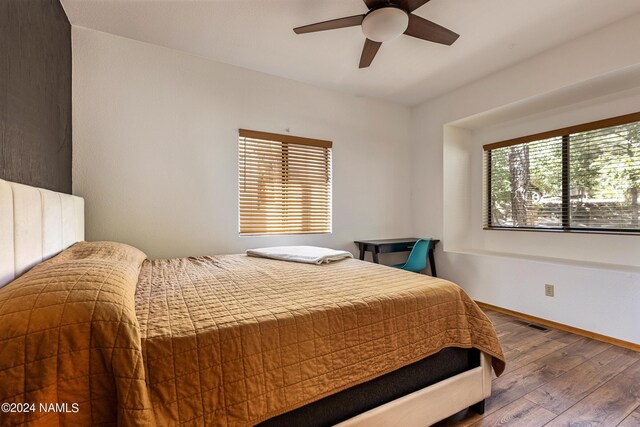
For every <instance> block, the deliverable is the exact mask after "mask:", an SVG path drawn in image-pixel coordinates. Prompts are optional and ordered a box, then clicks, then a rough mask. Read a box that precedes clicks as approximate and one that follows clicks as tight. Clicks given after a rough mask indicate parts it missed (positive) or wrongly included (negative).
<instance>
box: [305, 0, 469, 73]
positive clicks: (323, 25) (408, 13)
mask: <svg viewBox="0 0 640 427" xmlns="http://www.w3.org/2000/svg"><path fill="white" fill-rule="evenodd" d="M428 1H429V0H364V3H365V4H366V5H367V7H368V8H369V11H368V12H367V13H365V14H362V15H355V16H347V17H345V18H338V19H332V20H330V21H324V22H318V23H316V24H311V25H305V26H303V27H297V28H294V29H293V31H295V33H296V34H305V33H313V32H316V31H325V30H335V29H338V28H346V27H355V26H356V25H361V26H362V32H363V33H364V35H365V37H366V38H367V39H366V41H365V42H364V48H363V49H362V55H361V56H360V68H366V67H368V66H369V65H371V62H373V58H375V56H376V53H378V49H380V46H382V43H383V42H387V41H390V40H393V39H395V38H396V37H398V36H400V35H401V34H406V35H408V36H412V37H416V38H419V39H422V40H427V41H430V42H434V43H440V44H445V45H447V46H450V45H452V44H453V42H455V41H456V40H457V39H458V37H460V36H459V35H458V34H456V33H454V32H453V31H451V30H449V29H447V28H444V27H441V26H440V25H438V24H436V23H434V22H431V21H428V20H426V19H424V18H421V17H420V16H418V15H414V14H413V13H412V12H413V11H414V10H416V9H417V8H419V7H420V6H422V5H423V4H425V3H427V2H428Z"/></svg>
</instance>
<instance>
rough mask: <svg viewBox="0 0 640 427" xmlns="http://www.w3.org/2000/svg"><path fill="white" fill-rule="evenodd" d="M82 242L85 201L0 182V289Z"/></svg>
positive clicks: (66, 195) (12, 183) (39, 189)
mask: <svg viewBox="0 0 640 427" xmlns="http://www.w3.org/2000/svg"><path fill="white" fill-rule="evenodd" d="M81 240H84V199H82V198H81V197H76V196H71V195H69V194H62V193H56V192H53V191H49V190H44V189H41V188H36V187H29V186H27V185H22V184H16V183H14V182H9V181H3V180H1V179H0V287H2V286H4V285H6V284H7V283H9V282H10V281H12V280H13V279H15V278H16V277H18V276H20V275H21V274H22V273H24V272H25V271H27V270H28V269H30V268H31V267H33V266H34V265H36V264H38V263H40V262H42V261H43V260H46V259H48V258H51V257H52V256H54V255H56V254H58V253H59V252H60V251H62V250H63V249H66V248H68V247H69V246H71V245H72V244H74V243H75V242H78V241H81Z"/></svg>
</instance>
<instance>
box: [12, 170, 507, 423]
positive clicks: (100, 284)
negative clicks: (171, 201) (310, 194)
mask: <svg viewBox="0 0 640 427" xmlns="http://www.w3.org/2000/svg"><path fill="white" fill-rule="evenodd" d="M54 196H55V197H54ZM7 205H9V206H7ZM64 206H66V208H64ZM82 209H83V204H82V199H79V198H75V197H73V196H67V195H61V194H58V193H51V192H46V191H45V190H40V189H35V188H32V187H26V186H19V185H16V184H13V183H8V182H5V181H0V231H1V232H2V236H3V237H4V236H9V235H11V236H12V237H13V238H12V241H11V243H10V244H7V243H6V240H5V239H3V240H2V241H3V247H2V248H0V249H1V250H2V258H0V260H1V261H2V262H1V263H0V264H1V265H0V272H2V281H1V282H0V284H4V285H5V286H3V287H2V288H0V344H1V345H0V402H9V403H13V404H14V405H17V404H23V405H22V407H21V408H18V407H17V406H16V407H15V409H23V411H22V412H10V413H5V414H3V416H2V417H1V418H0V425H25V424H26V425H41V424H44V425H49V424H56V425H57V424H58V423H60V424H71V423H75V424H79V425H89V424H91V425H99V424H105V425H114V424H118V425H141V426H143V425H145V426H147V425H148V426H152V425H159V426H164V425H221V426H225V425H227V426H246V425H259V424H262V426H265V427H272V426H278V425H300V424H303V425H340V426H343V427H346V426H375V425H380V426H393V425H398V426H400V425H402V426H424V425H429V424H431V423H434V422H436V421H438V420H440V419H442V418H445V417H447V416H449V415H451V414H453V413H455V412H457V411H459V410H461V409H464V408H465V407H468V406H471V405H473V404H477V403H478V402H482V400H483V399H485V398H486V397H488V396H489V394H490V391H491V369H492V368H493V369H494V370H495V371H496V373H497V374H500V373H501V371H502V370H503V369H504V357H503V355H502V352H501V349H500V345H499V342H498V339H497V337H496V335H495V331H494V330H493V327H492V325H491V323H490V321H489V320H488V319H487V317H486V316H485V315H484V314H483V313H482V311H481V310H480V309H479V308H478V307H477V306H476V304H475V303H474V302H473V301H472V300H471V299H470V298H469V297H468V296H467V295H466V294H465V293H464V291H462V290H461V289H460V288H459V287H457V286H456V285H453V284H451V283H449V282H447V281H444V280H440V279H435V278H431V277H429V276H424V275H417V274H414V273H409V272H404V271H399V270H395V269H391V268H388V267H385V266H380V265H373V264H370V263H365V262H362V261H358V260H352V259H349V260H343V261H339V262H335V263H331V264H328V265H305V264H296V263H291V262H283V261H276V260H268V259H261V258H250V257H247V256H244V255H223V256H210V257H189V258H181V259H172V260H148V259H147V257H146V255H145V254H144V253H142V252H141V251H139V250H138V249H136V248H133V247H130V246H127V245H123V244H118V243H113V242H93V243H87V242H83V238H84V235H83V219H82V217H83V213H82ZM9 218H10V219H9ZM36 218H37V219H36ZM25 230H26V231H25ZM64 230H67V231H64ZM25 233H26V234H25ZM70 233H71V234H70ZM23 239H27V240H23ZM25 242H28V243H25ZM27 254H29V255H28V256H27ZM345 393H346V394H345ZM385 393H386V394H385ZM345 402H347V403H351V402H354V403H356V404H355V406H353V405H352V406H349V405H345ZM358 402H360V403H358ZM32 403H33V404H35V406H36V407H35V408H33V410H32V408H31V407H27V408H26V410H24V409H25V407H24V404H32ZM41 403H42V404H45V405H47V404H51V403H53V404H58V405H59V406H58V407H54V409H55V410H53V411H47V410H46V409H47V407H46V406H45V407H44V409H45V410H42V409H43V408H41V407H40V406H39V405H40V404H41ZM74 404H75V406H74ZM345 406H346V407H345Z"/></svg>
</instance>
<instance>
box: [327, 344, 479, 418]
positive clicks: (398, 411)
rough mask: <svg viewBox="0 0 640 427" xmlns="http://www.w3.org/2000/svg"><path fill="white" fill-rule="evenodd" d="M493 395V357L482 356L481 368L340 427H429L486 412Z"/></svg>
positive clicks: (385, 405)
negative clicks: (466, 413)
mask: <svg viewBox="0 0 640 427" xmlns="http://www.w3.org/2000/svg"><path fill="white" fill-rule="evenodd" d="M490 395H491V356H489V355H487V354H484V353H481V354H480V366H478V367H477V368H473V369H470V370H468V371H465V372H463V373H461V374H458V375H455V376H453V377H451V378H447V379H446V380H443V381H440V382H439V383H436V384H433V385H431V386H429V387H425V388H423V389H421V390H418V391H416V392H413V393H411V394H408V395H406V396H403V397H401V398H399V399H396V400H393V401H391V402H389V403H386V404H384V405H381V406H378V407H377V408H373V409H371V410H370V411H367V412H364V413H362V414H360V415H357V416H355V417H353V418H350V419H348V420H346V421H343V422H341V423H339V424H336V427H425V426H430V425H432V424H435V423H437V422H438V421H441V420H443V419H445V418H447V417H450V416H451V415H453V414H456V413H458V412H460V411H461V410H463V409H465V408H468V407H471V408H472V409H473V410H475V411H477V412H480V413H482V412H484V399H486V398H487V397H489V396H490Z"/></svg>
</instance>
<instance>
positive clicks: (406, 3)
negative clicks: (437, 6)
mask: <svg viewBox="0 0 640 427" xmlns="http://www.w3.org/2000/svg"><path fill="white" fill-rule="evenodd" d="M428 2H429V0H395V1H394V3H396V4H397V5H398V6H400V7H401V8H403V9H404V10H406V11H407V13H411V12H413V11H414V10H416V9H417V8H419V7H421V6H422V5H424V4H426V3H428Z"/></svg>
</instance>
